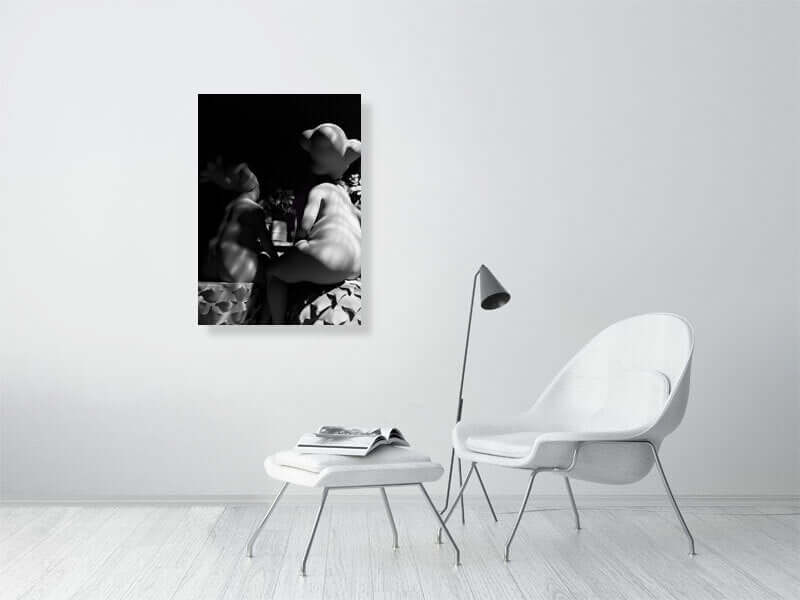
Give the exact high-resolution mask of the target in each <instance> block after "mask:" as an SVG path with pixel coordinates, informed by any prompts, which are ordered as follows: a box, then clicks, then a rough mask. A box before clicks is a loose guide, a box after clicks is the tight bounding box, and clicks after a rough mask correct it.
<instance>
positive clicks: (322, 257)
mask: <svg viewBox="0 0 800 600" xmlns="http://www.w3.org/2000/svg"><path fill="white" fill-rule="evenodd" d="M198 154H199V157H198V158H199V166H198V178H199V184H198V265H197V266H198V288H197V304H198V323H199V324H201V325H256V324H260V325H361V324H362V319H361V262H362V256H361V160H360V159H361V96H360V95H359V94H303V95H293V94H288V95H287V94H200V95H199V96H198Z"/></svg>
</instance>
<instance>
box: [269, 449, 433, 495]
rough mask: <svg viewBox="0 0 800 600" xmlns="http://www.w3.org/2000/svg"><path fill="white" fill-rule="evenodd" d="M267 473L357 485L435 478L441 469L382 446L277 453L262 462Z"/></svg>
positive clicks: (409, 452) (311, 482) (417, 455)
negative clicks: (364, 451)
mask: <svg viewBox="0 0 800 600" xmlns="http://www.w3.org/2000/svg"><path fill="white" fill-rule="evenodd" d="M264 468H265V469H266V471H267V474H268V475H269V476H270V477H272V478H274V479H278V480H280V481H288V482H289V483H294V484H296V485H302V486H306V487H358V486H369V485H398V484H407V483H421V482H425V481H435V480H437V479H439V477H441V476H442V473H443V472H444V469H442V466H441V465H440V464H439V463H436V462H433V461H431V459H430V457H428V456H427V455H425V454H423V453H422V452H418V451H417V450H414V449H413V448H405V447H398V446H382V447H380V448H377V449H376V450H373V451H372V452H370V453H369V454H368V455H367V456H363V457H362V456H339V455H336V454H301V453H300V452H297V451H296V450H285V451H283V452H278V453H277V454H274V455H272V456H270V457H268V458H267V460H266V461H264Z"/></svg>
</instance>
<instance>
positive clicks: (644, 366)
mask: <svg viewBox="0 0 800 600" xmlns="http://www.w3.org/2000/svg"><path fill="white" fill-rule="evenodd" d="M693 349H694V333H693V331H692V326H691V325H690V324H689V322H688V321H687V320H686V319H684V318H683V317H680V316H678V315H674V314H668V313H655V314H646V315H640V316H636V317H631V318H628V319H624V320H622V321H619V322H617V323H615V324H613V325H611V326H610V327H608V328H606V329H605V330H603V331H601V332H600V333H599V334H597V335H596V336H595V337H594V338H593V339H592V340H591V341H590V342H589V343H588V344H587V345H586V346H584V347H583V349H581V350H580V351H579V352H578V353H577V354H576V355H575V356H574V357H573V358H572V359H571V360H570V361H569V362H568V363H567V365H566V366H565V367H564V368H563V369H562V370H561V372H560V373H559V374H558V375H557V376H556V377H555V379H554V380H553V382H552V383H551V384H550V385H549V386H548V387H547V389H545V391H544V392H543V393H542V395H541V396H540V397H539V399H538V400H537V401H536V403H535V404H534V405H533V406H532V407H531V409H530V411H529V412H528V414H529V415H530V416H531V417H535V420H536V421H537V423H542V422H544V423H545V424H546V425H547V426H548V428H549V429H550V430H553V431H598V432H602V431H628V432H631V434H632V435H633V436H634V437H636V438H639V439H647V440H650V441H652V442H653V443H655V444H656V445H659V444H660V443H661V440H663V438H664V437H665V436H666V435H667V434H668V433H670V432H671V431H673V430H674V429H675V428H676V427H677V426H678V425H679V424H680V422H681V420H682V419H683V415H684V413H685V411H686V404H687V400H688V397H689V375H690V370H691V360H692V352H693Z"/></svg>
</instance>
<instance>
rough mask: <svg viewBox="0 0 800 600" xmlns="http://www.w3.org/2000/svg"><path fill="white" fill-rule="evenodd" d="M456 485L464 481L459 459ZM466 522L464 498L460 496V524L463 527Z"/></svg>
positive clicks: (462, 483)
mask: <svg viewBox="0 0 800 600" xmlns="http://www.w3.org/2000/svg"><path fill="white" fill-rule="evenodd" d="M458 485H464V480H463V479H462V475H461V459H460V458H459V459H458ZM466 522H467V521H466V520H465V518H464V496H463V495H462V496H461V524H462V525H464V524H465V523H466Z"/></svg>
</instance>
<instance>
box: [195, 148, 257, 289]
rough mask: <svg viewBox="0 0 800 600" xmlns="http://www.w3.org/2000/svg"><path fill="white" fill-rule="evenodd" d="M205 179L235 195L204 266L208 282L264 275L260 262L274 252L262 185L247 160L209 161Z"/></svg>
mask: <svg viewBox="0 0 800 600" xmlns="http://www.w3.org/2000/svg"><path fill="white" fill-rule="evenodd" d="M200 181H201V182H212V183H214V184H216V185H217V186H218V187H220V188H221V189H223V190H226V191H229V192H231V193H232V194H233V199H232V200H231V201H230V202H229V203H228V204H227V205H226V206H225V212H224V215H223V217H222V220H221V221H220V223H219V227H218V229H217V232H216V235H215V236H214V237H213V238H211V240H210V241H209V243H208V253H207V256H206V260H205V263H204V265H203V268H202V269H201V277H202V278H203V279H205V280H207V281H224V282H235V283H241V282H253V281H259V280H261V279H262V278H263V269H262V268H260V265H262V264H263V260H264V258H265V257H266V256H269V255H272V254H273V252H272V242H271V240H270V236H269V234H268V232H267V226H266V218H265V217H266V215H265V212H264V208H263V207H262V206H261V204H259V203H258V199H259V185H258V179H257V178H256V176H255V174H253V172H252V171H251V170H250V169H249V168H248V166H247V165H246V164H245V163H240V164H238V165H236V166H234V167H228V168H226V167H224V166H223V165H222V160H221V159H217V161H216V162H210V163H208V166H207V168H206V170H205V171H203V172H202V173H201V174H200Z"/></svg>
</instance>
